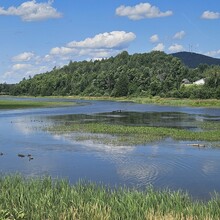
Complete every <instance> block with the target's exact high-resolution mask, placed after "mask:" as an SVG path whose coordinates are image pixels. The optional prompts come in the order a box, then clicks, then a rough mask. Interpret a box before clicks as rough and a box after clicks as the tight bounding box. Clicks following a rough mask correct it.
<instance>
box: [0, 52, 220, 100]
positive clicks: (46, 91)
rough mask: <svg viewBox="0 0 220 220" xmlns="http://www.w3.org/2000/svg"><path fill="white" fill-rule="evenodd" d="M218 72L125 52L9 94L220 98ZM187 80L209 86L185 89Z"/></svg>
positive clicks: (39, 78) (73, 65)
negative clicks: (204, 82) (197, 81)
mask: <svg viewBox="0 0 220 220" xmlns="http://www.w3.org/2000/svg"><path fill="white" fill-rule="evenodd" d="M219 69H220V66H214V67H212V66H208V65H199V67H198V68H195V69H189V68H187V67H186V66H184V65H183V64H182V62H181V61H180V60H179V59H178V58H176V57H173V56H172V55H167V54H165V53H163V52H159V51H153V52H151V53H143V54H133V55H129V54H128V53H127V52H126V51H124V52H122V53H120V54H118V55H117V56H115V57H110V58H109V59H103V60H96V61H81V62H70V63H69V64H68V65H66V66H64V67H62V68H59V69H58V68H54V69H53V70H52V71H51V72H47V73H43V74H38V75H35V76H34V77H33V78H29V79H23V80H22V81H21V82H20V83H18V84H16V85H14V86H12V87H10V90H9V91H10V94H12V95H32V96H51V95H56V96H57V95H62V96H65V95H82V96H113V97H120V96H139V95H142V96H161V97H176V98H200V99H207V98H208V99H209V98H219V97H220V88H219V84H220V82H219V81H220V80H219V78H220V77H219V72H220V71H219ZM185 78H186V79H188V80H189V81H190V82H194V81H196V80H199V79H201V78H205V80H206V84H205V86H203V87H202V88H200V87H195V88H193V89H188V88H183V87H182V85H181V84H182V80H183V79H185ZM0 88H1V87H0ZM0 92H1V90H0Z"/></svg>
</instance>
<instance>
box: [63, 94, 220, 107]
mask: <svg viewBox="0 0 220 220" xmlns="http://www.w3.org/2000/svg"><path fill="white" fill-rule="evenodd" d="M63 98H65V97H63ZM66 98H74V99H85V100H111V101H131V102H136V103H141V104H158V105H170V106H190V107H208V108H211V107H212V108H220V100H219V99H178V98H161V97H159V96H155V97H110V96H101V97H93V96H67V97H66Z"/></svg>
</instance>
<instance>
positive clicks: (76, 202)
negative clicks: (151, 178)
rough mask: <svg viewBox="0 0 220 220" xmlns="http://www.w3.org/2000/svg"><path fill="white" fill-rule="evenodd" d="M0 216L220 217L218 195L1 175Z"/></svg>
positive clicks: (70, 217) (81, 217) (83, 217)
mask: <svg viewBox="0 0 220 220" xmlns="http://www.w3.org/2000/svg"><path fill="white" fill-rule="evenodd" d="M0 190H1V194H0V219H30V220H31V219H219V216H220V209H219V203H220V197H219V195H217V194H216V195H215V196H213V197H212V199H210V200H209V201H206V202H204V201H199V200H196V201H193V200H192V199H191V198H190V196H189V195H188V194H187V193H184V192H181V191H176V192H173V191H170V190H167V189H165V190H159V191H156V190H155V189H153V188H152V187H149V188H147V189H145V190H143V191H138V190H135V189H128V188H114V189H112V188H108V187H106V186H104V185H100V184H99V185H98V184H95V183H90V182H89V183H88V182H87V183H85V182H82V181H81V182H78V183H77V184H75V185H70V184H69V183H68V181H66V180H52V179H51V178H50V177H42V178H35V179H34V178H26V179H25V178H23V177H21V176H20V175H12V176H3V177H0Z"/></svg>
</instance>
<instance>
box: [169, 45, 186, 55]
mask: <svg viewBox="0 0 220 220" xmlns="http://www.w3.org/2000/svg"><path fill="white" fill-rule="evenodd" d="M168 50H169V51H170V52H172V53H175V52H180V51H183V50H184V47H183V46H182V45H180V44H173V45H171V46H170V47H169V48H168Z"/></svg>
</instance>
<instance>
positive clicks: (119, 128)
mask: <svg viewBox="0 0 220 220" xmlns="http://www.w3.org/2000/svg"><path fill="white" fill-rule="evenodd" d="M47 130H49V131H50V132H52V133H60V134H62V133H71V132H74V133H76V134H79V135H78V140H87V139H90V140H93V141H97V142H102V143H107V144H114V145H127V144H129V145H137V144H144V143H148V142H152V141H158V140H161V139H164V138H168V137H171V138H173V139H175V140H188V141H210V142H213V141H220V129H219V125H216V127H215V126H214V127H213V128H212V129H211V127H210V124H207V130H204V131H201V132H194V131H189V130H184V129H175V128H162V127H143V126H126V125H113V124H104V123H87V124H77V123H70V122H69V123H65V124H57V125H54V126H51V127H48V128H47ZM82 133H84V135H83V136H82ZM98 134H106V137H105V136H104V137H103V136H98ZM109 134H110V135H111V136H108V135H109ZM112 136H114V137H115V138H112Z"/></svg>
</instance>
